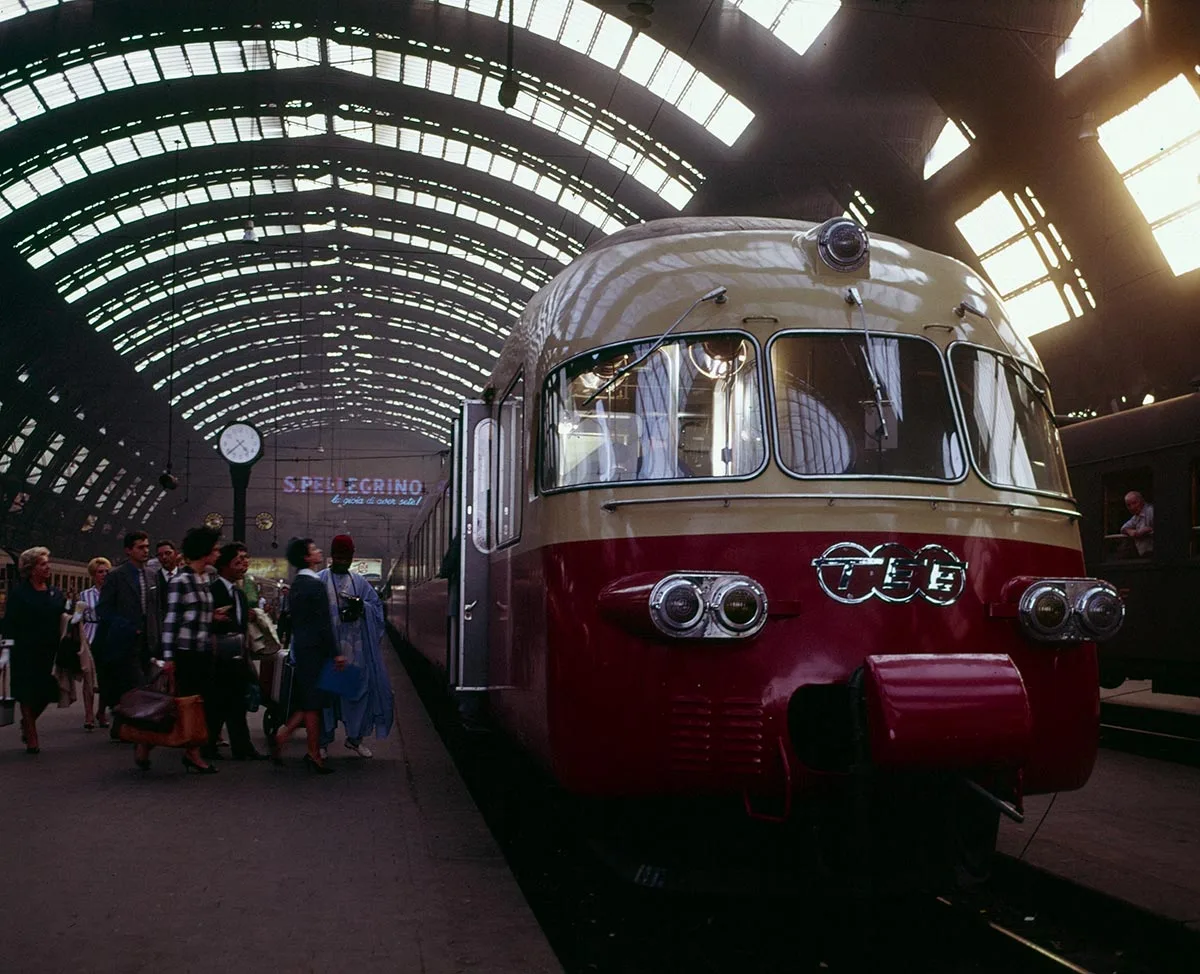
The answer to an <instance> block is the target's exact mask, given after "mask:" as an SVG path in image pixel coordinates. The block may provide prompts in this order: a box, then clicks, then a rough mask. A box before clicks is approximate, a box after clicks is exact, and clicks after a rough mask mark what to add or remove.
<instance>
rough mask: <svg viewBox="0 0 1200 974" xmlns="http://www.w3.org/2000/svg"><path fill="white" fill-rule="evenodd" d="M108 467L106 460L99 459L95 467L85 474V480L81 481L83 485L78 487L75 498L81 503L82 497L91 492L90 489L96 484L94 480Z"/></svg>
mask: <svg viewBox="0 0 1200 974" xmlns="http://www.w3.org/2000/svg"><path fill="white" fill-rule="evenodd" d="M107 469H108V461H107V460H103V459H102V460H100V462H99V463H97V464H96V469H95V470H93V471H92V472H91V473H90V474H88V476H87V480H85V481H84V482H83V486H82V487H80V488H79V493H77V494H76V495H75V500H77V501H79V502H80V503H83V499H84V498H85V497H87V495H88V494H89V493H90V492H91V489H92V488H93V487H95V486H96V481H98V480H99V479H100V475H101V474H102V473H104V471H105V470H107Z"/></svg>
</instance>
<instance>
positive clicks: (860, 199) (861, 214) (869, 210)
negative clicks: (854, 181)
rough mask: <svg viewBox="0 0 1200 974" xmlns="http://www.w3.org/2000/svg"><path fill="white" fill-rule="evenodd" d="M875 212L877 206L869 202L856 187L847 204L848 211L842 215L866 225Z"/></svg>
mask: <svg viewBox="0 0 1200 974" xmlns="http://www.w3.org/2000/svg"><path fill="white" fill-rule="evenodd" d="M874 213H875V207H873V206H872V205H871V204H870V203H868V202H867V198H866V197H865V196H863V194H862V193H861V192H860V191H859V190H857V189H856V190H855V191H854V195H853V197H852V198H851V200H850V202H849V203H847V204H846V211H845V212H844V213H843V214H842V216H848V217H850V218H851V219H854V220H857V221H858V223H859V225H860V226H864V227H865V226H866V225H867V223H868V222H869V221H870V219H871V217H872V216H873V215H874Z"/></svg>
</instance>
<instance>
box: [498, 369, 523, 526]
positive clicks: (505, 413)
mask: <svg viewBox="0 0 1200 974" xmlns="http://www.w3.org/2000/svg"><path fill="white" fill-rule="evenodd" d="M496 429H497V444H496V483H495V487H494V488H493V491H492V496H493V498H494V499H495V505H496V509H495V513H494V517H493V518H492V523H493V525H494V526H495V532H496V533H495V537H496V544H497V545H506V544H511V543H512V542H514V541H516V540H518V539H519V538H520V537H521V507H522V504H521V500H522V497H521V495H522V488H523V486H524V482H525V450H524V440H525V436H524V429H525V380H524V378H523V377H522V376H520V375H518V376H517V378H516V381H514V382H513V384H512V385H511V386H509V388H508V392H506V393H505V394H504V398H503V399H501V400H500V405H499V408H498V409H497V413H496Z"/></svg>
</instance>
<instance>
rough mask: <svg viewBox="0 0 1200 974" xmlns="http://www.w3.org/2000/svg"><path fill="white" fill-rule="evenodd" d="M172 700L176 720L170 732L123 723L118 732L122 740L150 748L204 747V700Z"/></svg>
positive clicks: (194, 697) (195, 698)
mask: <svg viewBox="0 0 1200 974" xmlns="http://www.w3.org/2000/svg"><path fill="white" fill-rule="evenodd" d="M172 699H174V701H175V705H176V718H175V722H174V724H173V725H172V726H171V729H170V730H168V731H151V730H143V729H142V728H140V727H135V726H133V725H132V724H128V723H125V722H122V723H121V726H120V728H118V730H117V733H118V734H119V735H120V737H121V740H123V741H128V742H129V743H130V744H147V745H149V746H150V747H202V746H203V745H205V744H207V743H208V724H207V723H206V722H205V720H204V698H203V697H200V696H198V695H196V696H190V697H174V698H172Z"/></svg>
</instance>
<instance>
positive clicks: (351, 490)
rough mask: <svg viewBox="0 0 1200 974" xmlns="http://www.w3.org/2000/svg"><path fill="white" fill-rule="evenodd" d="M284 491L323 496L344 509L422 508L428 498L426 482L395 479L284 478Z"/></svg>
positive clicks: (286, 492)
mask: <svg viewBox="0 0 1200 974" xmlns="http://www.w3.org/2000/svg"><path fill="white" fill-rule="evenodd" d="M283 492H284V493H285V494H319V495H322V496H327V497H328V498H329V503H330V504H337V505H339V506H344V507H349V506H352V505H363V506H371V507H418V506H420V504H421V501H422V500H424V499H425V482H424V481H422V480H404V479H397V478H394V477H284V478H283Z"/></svg>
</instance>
